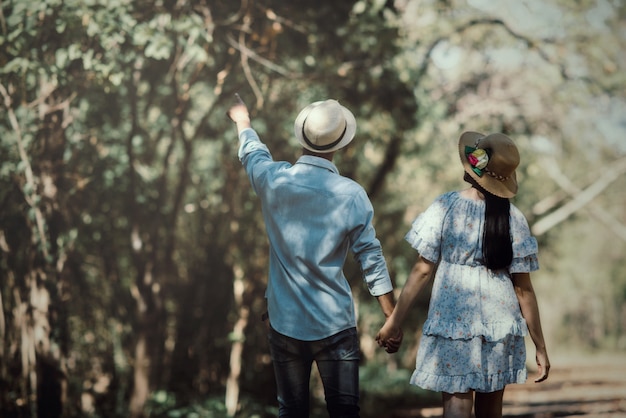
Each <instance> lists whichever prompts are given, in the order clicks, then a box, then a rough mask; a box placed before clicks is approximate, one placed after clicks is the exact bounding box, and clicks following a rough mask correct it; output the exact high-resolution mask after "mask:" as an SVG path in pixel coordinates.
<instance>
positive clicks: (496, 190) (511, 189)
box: [459, 131, 517, 199]
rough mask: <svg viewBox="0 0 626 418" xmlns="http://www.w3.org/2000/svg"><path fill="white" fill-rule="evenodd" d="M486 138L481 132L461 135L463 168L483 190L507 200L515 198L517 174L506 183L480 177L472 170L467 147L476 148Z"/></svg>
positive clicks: (469, 132)
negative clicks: (478, 141) (479, 141)
mask: <svg viewBox="0 0 626 418" xmlns="http://www.w3.org/2000/svg"><path fill="white" fill-rule="evenodd" d="M485 136H486V135H484V134H481V133H479V132H471V131H468V132H464V133H463V134H462V135H461V137H460V138H459V157H460V158H461V163H462V164H463V168H464V169H465V172H466V173H467V174H468V175H469V176H470V177H471V178H473V179H474V180H475V181H476V183H478V184H479V185H480V186H481V187H482V188H483V189H485V190H487V191H488V192H489V193H491V194H493V195H495V196H498V197H503V198H507V199H508V198H511V197H514V196H515V195H516V194H517V176H516V173H515V172H513V174H512V175H511V176H510V177H509V178H508V179H506V180H504V181H500V180H496V179H495V178H493V177H491V176H489V175H487V174H484V175H482V176H478V174H476V173H475V172H474V170H472V165H471V164H470V163H469V161H468V160H467V156H466V155H465V147H466V146H468V147H474V146H475V144H476V140H477V139H479V138H484V137H485ZM479 145H480V144H479ZM479 148H480V146H479Z"/></svg>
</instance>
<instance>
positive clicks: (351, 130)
mask: <svg viewBox="0 0 626 418" xmlns="http://www.w3.org/2000/svg"><path fill="white" fill-rule="evenodd" d="M322 103H324V101H319V102H313V103H311V104H310V105H308V106H307V107H305V108H304V109H302V110H301V111H300V113H299V114H298V117H297V118H296V121H295V122H294V124H293V131H294V134H295V135H296V138H298V142H299V143H300V145H302V146H303V147H304V148H306V149H308V150H309V151H312V152H317V153H320V154H326V153H329V152H333V151H337V150H339V149H341V148H343V147H345V146H346V145H348V144H349V143H350V142H351V141H352V139H354V135H355V134H356V118H355V117H354V115H353V114H352V112H350V110H348V109H347V108H345V107H344V106H342V105H341V104H339V107H340V108H341V111H342V113H343V116H344V118H345V119H346V131H345V132H344V134H343V137H342V138H341V140H340V141H339V142H337V144H335V146H333V147H332V148H328V149H323V150H320V149H316V148H314V147H312V146H310V145H309V144H308V143H307V141H305V139H304V136H303V135H302V126H303V125H304V121H305V120H306V118H307V116H309V113H311V111H312V110H313V109H314V108H315V107H316V106H319V105H320V104H322Z"/></svg>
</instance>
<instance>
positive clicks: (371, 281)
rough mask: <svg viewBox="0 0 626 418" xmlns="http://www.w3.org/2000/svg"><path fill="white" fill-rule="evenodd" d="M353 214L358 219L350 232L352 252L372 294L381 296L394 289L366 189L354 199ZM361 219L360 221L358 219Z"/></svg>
mask: <svg viewBox="0 0 626 418" xmlns="http://www.w3.org/2000/svg"><path fill="white" fill-rule="evenodd" d="M353 203H354V208H353V211H352V216H354V219H357V221H356V222H355V225H356V226H355V228H354V229H353V231H352V233H351V234H350V237H351V240H352V246H351V249H352V252H353V254H354V258H355V259H356V261H357V263H358V264H359V266H360V267H361V272H362V274H363V281H364V282H365V284H366V285H367V288H368V290H369V292H370V294H371V295H372V296H381V295H384V294H385V293H389V292H391V291H392V290H393V284H392V282H391V278H390V276H389V270H388V269H387V262H386V261H385V257H384V255H383V250H382V246H381V244H380V241H379V240H378V239H377V238H376V231H375V229H374V226H373V225H372V219H373V217H374V209H373V208H372V204H371V203H370V201H369V199H368V198H367V195H366V194H365V191H363V193H362V194H360V195H358V196H357V197H356V198H355V200H354V202H353ZM358 219H360V222H359V221H358Z"/></svg>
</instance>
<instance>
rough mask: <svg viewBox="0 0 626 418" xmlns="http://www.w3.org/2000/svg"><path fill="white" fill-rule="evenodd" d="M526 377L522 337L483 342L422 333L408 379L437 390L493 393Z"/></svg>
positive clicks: (520, 381)
mask: <svg viewBox="0 0 626 418" xmlns="http://www.w3.org/2000/svg"><path fill="white" fill-rule="evenodd" d="M526 377H527V371H526V346H525V343H524V337H523V336H520V335H507V336H506V337H504V338H503V339H501V340H499V341H487V340H485V339H484V338H483V337H480V336H478V337H475V338H471V339H451V338H447V337H441V336H437V335H422V337H421V340H420V345H419V349H418V352H417V358H416V365H415V371H414V372H413V375H412V376H411V381H410V382H411V384H413V385H417V386H419V387H421V388H423V389H428V390H433V391H437V392H447V393H465V392H468V391H469V390H475V391H477V392H495V391H498V390H502V389H504V387H505V386H506V385H508V384H512V383H524V382H525V381H526Z"/></svg>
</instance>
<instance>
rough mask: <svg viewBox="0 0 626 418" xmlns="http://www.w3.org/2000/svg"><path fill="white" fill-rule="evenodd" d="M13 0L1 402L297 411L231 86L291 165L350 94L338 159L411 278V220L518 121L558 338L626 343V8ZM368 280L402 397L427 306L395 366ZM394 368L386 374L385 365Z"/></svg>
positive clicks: (367, 387)
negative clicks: (291, 404) (277, 345)
mask: <svg viewBox="0 0 626 418" xmlns="http://www.w3.org/2000/svg"><path fill="white" fill-rule="evenodd" d="M539 7H540V8H541V9H540V10H541V12H537V10H538V9H537V8H539ZM0 10H1V13H0V45H1V47H0V65H1V67H2V69H1V70H0V99H1V100H2V101H1V103H2V104H1V106H2V109H3V112H2V114H0V185H1V186H0V204H1V206H0V207H1V210H0V254H1V257H0V277H1V282H0V296H1V297H0V302H1V304H0V306H1V307H2V315H0V414H2V415H3V416H5V415H6V416H24V417H28V416H61V415H62V414H65V416H94V417H96V416H107V417H127V416H137V417H138V416H142V415H150V416H159V415H163V416H165V415H168V414H170V413H171V414H175V413H179V414H183V413H192V412H193V413H198V414H200V415H202V414H204V415H209V416H210V415H211V414H212V412H210V411H219V412H218V413H220V414H227V415H231V416H232V415H240V416H252V415H255V414H256V415H258V416H266V415H267V416H271V415H273V414H274V413H275V410H274V409H272V408H273V405H274V404H275V399H274V397H275V395H274V391H273V387H274V384H273V376H272V369H271V365H270V362H269V358H268V355H267V347H266V344H265V327H264V325H263V324H262V323H261V322H260V320H259V318H260V316H261V314H262V313H263V312H264V310H265V301H264V297H263V294H264V290H265V283H266V278H265V275H266V272H267V250H268V248H267V241H266V239H265V235H264V231H263V223H262V216H261V213H260V208H259V205H258V201H257V199H256V198H255V197H254V196H253V194H252V192H251V189H250V186H249V183H248V180H247V178H246V177H245V175H244V174H243V171H242V169H241V166H240V163H239V162H238V161H237V157H236V150H237V138H236V135H235V131H234V129H233V127H232V126H231V124H230V122H229V121H228V120H227V118H226V117H225V116H224V111H225V109H226V106H227V105H228V104H229V103H230V100H231V98H232V95H233V93H234V92H239V93H240V94H241V95H242V97H244V99H245V100H246V102H247V103H250V104H252V106H251V107H252V111H253V116H254V126H255V128H256V129H257V130H258V131H259V133H260V134H261V136H262V137H263V139H264V140H265V141H266V142H267V143H268V145H269V146H270V149H271V150H272V152H273V154H274V157H275V158H276V159H282V160H287V161H294V160H295V159H296V156H297V154H298V152H299V149H298V147H297V144H296V143H295V141H293V140H292V136H293V133H292V129H293V128H292V126H293V120H294V118H295V116H296V115H297V113H298V111H299V110H300V109H301V108H302V107H303V106H305V105H306V104H308V103H310V102H311V101H314V100H319V99H323V98H336V99H339V100H340V101H341V102H342V103H343V104H345V105H346V106H347V107H349V108H350V109H352V110H353V111H354V113H355V115H356V116H357V120H358V132H357V140H356V141H355V142H354V144H353V145H351V146H350V147H349V148H348V149H346V150H345V151H344V152H342V153H341V154H340V155H338V156H337V165H338V167H339V169H340V171H341V172H342V173H343V174H344V175H348V176H350V177H352V178H354V179H355V180H357V181H358V182H360V183H361V184H363V185H364V187H365V188H366V189H367V191H368V192H369V194H370V196H371V198H372V200H373V202H374V206H375V209H376V216H375V223H376V228H377V231H378V233H379V236H380V237H381V240H382V242H383V248H384V249H385V254H386V256H387V259H388V261H389V265H390V269H391V271H392V274H393V276H394V277H395V278H396V281H397V283H396V284H397V285H398V286H400V285H402V284H403V281H404V278H405V277H406V274H407V273H408V270H409V269H410V267H411V264H412V262H413V260H414V257H415V254H414V253H413V252H412V250H411V249H410V248H407V247H408V246H407V245H406V244H405V243H404V242H403V239H402V238H403V236H404V231H406V230H407V229H408V225H409V223H410V222H411V221H412V219H413V217H414V216H415V215H416V214H417V213H418V212H420V211H421V210H422V209H423V208H424V207H426V206H427V205H428V204H429V203H430V201H432V199H433V198H434V197H435V196H436V195H437V194H439V193H441V192H443V191H444V190H447V189H449V188H454V187H460V183H461V181H460V178H461V173H460V171H461V170H460V166H459V165H458V163H457V160H456V158H457V157H456V153H457V151H456V140H457V138H458V135H459V134H460V132H461V131H462V130H466V129H471V130H478V131H485V132H486V131H502V132H505V133H507V134H509V135H511V136H512V137H513V138H514V139H515V140H516V141H517V143H518V145H519V147H520V149H521V151H522V159H523V164H522V166H521V167H520V170H519V177H520V180H521V182H522V185H521V190H520V194H519V196H518V197H517V198H516V200H515V203H516V204H517V205H518V206H520V208H521V209H522V210H523V211H524V212H525V213H527V214H528V215H529V217H530V219H531V223H532V224H533V225H534V227H535V228H536V229H535V231H538V233H540V240H541V243H542V254H545V255H544V256H542V257H543V260H545V263H544V265H545V266H546V267H547V268H546V269H544V270H542V272H543V271H546V273H545V275H546V276H547V275H550V276H552V279H551V280H549V281H548V280H546V281H544V280H540V281H539V288H541V285H542V284H543V283H546V286H547V284H550V285H554V286H556V287H558V288H559V290H560V291H559V292H554V294H553V298H554V303H551V305H550V306H549V309H548V313H549V314H550V315H552V316H553V318H554V320H553V321H552V323H554V324H557V325H553V326H552V328H557V326H563V328H562V330H563V331H559V332H562V333H559V334H558V335H562V336H563V338H573V337H571V336H572V335H578V336H579V338H580V339H581V340H582V339H585V340H586V341H588V342H589V344H590V345H593V346H598V347H600V346H603V345H606V344H607V341H609V342H611V343H612V344H613V346H614V347H618V346H620V345H619V344H622V345H623V344H625V342H624V338H623V335H625V334H626V332H625V328H624V327H625V326H626V324H625V323H624V320H623V315H624V312H623V306H624V303H623V302H624V299H625V298H626V293H625V292H624V289H626V282H624V275H623V274H621V273H622V272H623V271H624V268H625V267H624V260H623V257H622V255H623V251H624V243H623V241H619V240H616V241H615V240H607V239H606V238H605V234H606V233H608V234H615V236H617V237H621V236H623V228H624V224H625V223H626V220H625V218H624V216H625V215H626V214H625V213H624V212H623V202H624V190H625V189H624V175H623V158H624V153H625V152H626V148H625V147H624V143H623V141H621V139H620V138H621V137H622V136H623V134H624V132H623V130H624V129H623V126H624V117H623V115H624V114H625V112H623V110H624V108H625V107H626V106H625V100H624V94H625V93H624V92H626V89H624V84H626V80H625V79H624V74H625V73H626V72H625V71H624V67H625V64H626V63H625V62H624V56H623V54H622V53H621V51H623V49H624V45H623V43H624V36H623V34H622V32H620V30H621V29H620V22H621V21H622V20H623V16H624V6H623V5H621V4H614V3H611V2H608V1H600V2H577V3H575V4H574V3H571V2H565V1H560V0H554V1H551V2H547V3H546V2H539V1H535V0H527V1H524V2H516V1H513V0H511V1H509V0H507V1H503V2H498V3H497V4H494V3H493V2H488V1H486V0H471V1H467V2H466V1H463V2H461V1H439V0H427V1H423V0H420V1H417V0H396V1H393V2H392V1H383V0H354V1H348V2H337V1H334V2H331V1H319V0H318V1H312V0H302V1H298V2H284V1H280V0H270V1H265V2H258V1H252V0H244V1H241V2H214V1H210V0H200V1H195V2H181V1H173V0H159V1H157V2H146V1H143V0H142V1H129V0H109V1H100V0H94V1H88V2H85V1H78V0H66V1H64V2H60V1H58V0H28V1H17V0H9V1H4V2H2V3H1V4H0ZM450 156H453V157H454V158H451V157H450ZM572 209H573V210H572ZM587 210H588V211H589V212H588V213H589V216H590V218H589V219H593V222H592V223H591V224H589V223H588V222H587V223H586V224H585V223H584V222H586V221H587V217H586V216H585V215H586V214H587V212H584V211H587ZM559 213H561V214H565V215H566V216H561V217H558V215H559ZM581 215H582V216H581ZM551 218H552V219H557V220H559V222H558V223H556V222H550V219H551ZM596 220H597V221H596ZM542 224H543V225H544V227H543V229H541V227H542ZM597 225H601V226H600V227H598V226H597ZM607 225H608V227H607ZM545 226H547V228H546V227H545ZM602 228H606V229H602ZM581 234H583V236H585V237H586V240H585V242H587V243H588V244H587V245H589V247H590V248H594V250H593V251H590V250H589V248H587V245H585V242H582V243H581V240H580V239H577V238H576V237H579V236H581ZM583 259H584V260H586V262H585V265H584V266H583V267H584V268H582V267H581V266H580V265H579V260H583ZM541 274H542V273H541V272H540V276H539V278H540V279H542V278H543V277H542V276H541ZM347 275H348V277H349V278H350V281H351V283H352V285H353V287H354V293H355V299H356V301H357V303H358V307H359V313H360V317H359V321H360V323H359V325H360V327H361V344H362V349H363V353H364V367H365V368H367V369H368V370H366V373H364V379H366V380H367V379H369V378H368V376H373V377H372V379H374V380H375V381H372V382H367V381H365V382H364V385H363V386H364V388H363V390H364V391H366V392H368V393H369V394H370V395H371V396H375V392H376V391H384V390H387V391H389V392H393V391H392V386H393V387H394V388H395V387H398V386H397V385H395V386H394V385H384V384H380V383H381V382H379V381H378V379H389V380H390V381H392V382H393V383H394V384H398V382H403V379H404V380H405V377H406V376H405V375H404V374H402V372H403V371H402V369H403V368H404V369H410V367H412V362H413V361H414V347H415V340H416V338H417V337H418V332H417V330H418V328H419V327H418V325H419V321H420V318H423V315H420V314H421V313H422V312H423V311H424V310H425V307H426V306H427V303H428V295H423V296H422V298H421V301H420V304H419V306H418V307H416V309H415V315H414V318H413V322H412V323H407V336H406V340H405V344H404V348H403V351H402V352H401V353H400V354H399V355H397V356H393V357H389V356H387V355H386V354H385V353H384V352H381V351H380V350H377V347H376V344H375V342H374V340H373V336H374V335H375V333H376V331H377V329H378V327H379V326H380V325H381V322H382V318H380V315H379V313H378V311H377V309H376V305H375V302H374V301H373V298H370V297H369V295H368V293H367V290H366V289H365V288H364V286H363V285H362V283H361V280H360V272H359V271H358V269H357V268H356V266H355V265H354V264H350V265H349V267H348V269H347ZM589 277H592V278H593V280H589ZM563 289H567V291H564V290H563ZM546 290H548V288H546ZM540 299H541V295H540ZM568 300H577V301H581V303H577V304H576V305H575V306H574V305H572V304H570V303H567V301H568ZM582 302H584V303H582ZM588 313H593V315H588ZM582 319H584V326H580V327H578V326H577V325H578V324H580V323H583V321H582ZM546 325H548V328H550V326H549V324H546ZM411 328H414V329H411ZM598 330H602V332H598ZM413 331H415V332H413ZM556 334H557V333H554V335H556ZM577 338H578V337H577ZM384 363H386V364H387V367H388V370H387V371H388V373H380V371H377V370H372V368H379V367H380V365H381V364H384ZM401 387H404V386H401ZM405 390H406V389H405ZM405 394H406V392H403V391H402V390H398V391H397V392H393V394H391V393H390V394H388V395H389V396H388V398H387V402H388V403H387V404H385V403H381V405H382V406H389V405H390V404H391V405H392V406H393V405H396V406H397V405H400V404H402V403H403V402H409V401H408V400H407V397H406V396H404V395H405ZM370 395H368V397H369V396H370ZM389 399H393V403H391V401H389ZM410 399H411V400H412V398H410ZM419 399H422V398H418V400H419ZM255 403H258V405H255ZM372 404H375V403H373V402H372ZM268 405H269V406H268ZM207 411H209V412H207ZM366 413H369V411H368V412H366ZM371 414H372V416H380V413H379V411H371Z"/></svg>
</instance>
